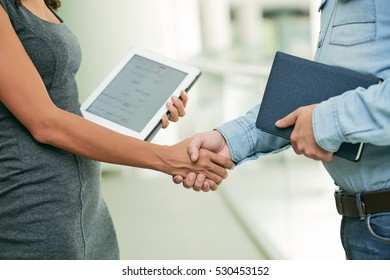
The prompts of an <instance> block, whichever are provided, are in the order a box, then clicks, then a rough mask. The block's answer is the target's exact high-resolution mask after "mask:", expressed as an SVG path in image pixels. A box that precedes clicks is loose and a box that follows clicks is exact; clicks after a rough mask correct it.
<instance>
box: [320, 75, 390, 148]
mask: <svg viewBox="0 0 390 280" xmlns="http://www.w3.org/2000/svg"><path fill="white" fill-rule="evenodd" d="M389 108H390V81H389V80H386V81H384V82H383V83H381V84H379V85H374V86H371V87H369V88H368V89H364V88H357V89H355V90H351V91H347V92H345V93H344V94H342V95H340V96H337V97H334V98H331V99H329V100H327V101H324V102H322V103H320V104H318V105H317V106H316V108H315V110H314V112H313V130H314V137H315V140H316V142H317V143H318V144H319V145H320V146H321V147H322V148H323V149H325V150H327V151H330V152H335V151H337V150H338V149H339V147H340V145H341V143H343V142H348V143H359V142H363V143H370V144H373V145H377V146H388V145H390V137H389V135H390V109H389Z"/></svg>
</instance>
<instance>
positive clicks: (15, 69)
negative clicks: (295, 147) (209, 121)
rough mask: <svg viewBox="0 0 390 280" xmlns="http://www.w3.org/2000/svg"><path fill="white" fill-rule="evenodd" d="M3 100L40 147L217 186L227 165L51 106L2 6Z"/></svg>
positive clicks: (0, 74) (0, 61)
mask: <svg viewBox="0 0 390 280" xmlns="http://www.w3.org/2000/svg"><path fill="white" fill-rule="evenodd" d="M0 38H1V41H0V101H1V102H2V103H3V104H4V105H5V106H6V107H7V108H8V109H9V110H10V111H11V112H12V114H13V115H14V116H15V117H16V118H17V119H18V120H19V121H20V122H21V123H22V124H23V125H24V126H25V127H26V128H27V129H28V130H29V132H30V133H31V135H32V136H33V137H34V138H35V139H36V140H37V141H39V142H41V143H44V144H49V145H53V146H56V147H59V148H62V149H65V150H67V151H70V152H72V153H75V154H78V155H81V156H84V157H87V158H90V159H94V160H98V161H103V162H109V163H116V164H122V165H128V166H135V167H142V168H148V169H154V170H158V171H161V172H164V173H167V174H170V175H182V176H184V177H185V176H186V175H187V174H188V172H190V171H191V170H193V171H196V172H197V173H204V174H205V175H206V176H207V177H208V178H210V179H211V180H213V181H215V182H216V183H217V184H219V183H220V182H221V180H222V178H223V177H224V176H225V174H226V170H225V169H224V168H222V167H219V166H217V165H218V164H220V165H223V166H226V167H230V166H232V164H230V163H229V161H228V160H226V159H224V158H222V157H219V156H216V155H213V154H212V153H210V152H207V151H204V153H203V156H204V158H203V159H202V160H200V161H199V162H197V163H192V162H191V160H190V159H189V157H188V155H187V153H186V144H185V143H186V142H185V141H184V142H182V143H179V144H177V145H174V146H160V145H155V144H151V143H148V142H145V141H141V140H138V139H135V138H132V137H127V136H124V135H122V134H119V133H116V132H113V131H111V130H109V129H106V128H104V127H101V126H99V125H96V124H94V123H92V122H90V121H88V120H86V119H84V118H82V117H80V116H77V115H75V114H72V113H69V112H67V111H64V110H62V109H60V108H58V107H57V106H55V104H54V103H53V102H52V101H51V99H50V97H49V95H48V93H47V91H46V88H45V86H44V84H43V81H42V79H41V77H40V76H39V73H38V72H37V70H36V68H35V67H34V65H33V63H32V62H31V60H30V58H29V57H28V55H27V53H26V51H25V50H24V48H23V45H22V44H21V42H20V40H19V38H18V37H17V35H16V33H15V31H14V29H13V27H12V25H11V22H10V20H9V18H8V15H7V14H6V13H5V11H4V9H3V8H2V7H1V6H0Z"/></svg>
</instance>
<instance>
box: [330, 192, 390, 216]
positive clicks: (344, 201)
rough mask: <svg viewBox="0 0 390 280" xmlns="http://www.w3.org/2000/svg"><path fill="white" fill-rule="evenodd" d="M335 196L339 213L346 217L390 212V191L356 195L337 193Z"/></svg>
mask: <svg viewBox="0 0 390 280" xmlns="http://www.w3.org/2000/svg"><path fill="white" fill-rule="evenodd" d="M334 196H335V199H336V207H337V212H338V213H339V214H340V215H342V216H345V217H351V218H358V217H361V216H362V215H367V214H374V213H380V212H390V191H376V192H362V193H359V194H355V195H347V194H344V193H342V192H339V191H336V192H335V194H334ZM359 196H360V199H359Z"/></svg>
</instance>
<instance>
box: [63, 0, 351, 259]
mask: <svg viewBox="0 0 390 280" xmlns="http://www.w3.org/2000/svg"><path fill="white" fill-rule="evenodd" d="M318 2H319V1H314V0H143V1H136V0H111V1H101V0H94V1H93V0H83V1H77V0H66V1H65V0H64V1H63V5H62V8H61V9H60V15H61V16H62V17H63V19H64V20H65V22H66V23H67V25H68V26H69V27H70V28H71V29H72V30H73V31H74V33H75V34H76V35H77V36H78V38H79V40H80V44H81V47H82V51H83V62H82V66H81V69H80V72H79V74H78V77H77V78H78V83H79V89H80V101H83V100H84V99H85V98H86V97H87V96H88V95H89V94H90V93H91V92H92V91H93V90H94V88H95V87H96V86H97V85H98V84H99V82H100V81H101V80H102V79H103V78H104V77H105V76H106V75H107V74H108V73H109V72H110V71H111V69H112V68H113V67H114V66H115V65H116V63H117V62H118V61H119V60H120V59H121V58H122V57H123V56H124V54H125V53H126V51H127V50H128V49H129V48H130V47H131V46H133V45H137V46H140V47H144V48H147V49H150V50H152V51H155V52H158V53H161V54H163V55H166V56H168V57H171V58H174V59H177V60H180V61H183V62H186V63H190V64H193V65H195V66H197V67H199V68H201V70H202V72H203V75H202V77H201V79H200V80H199V82H198V83H197V84H196V86H195V87H194V88H193V89H192V90H191V92H190V93H189V96H190V102H189V104H188V107H187V115H186V117H185V118H183V119H182V120H181V121H180V122H179V123H177V124H171V125H170V127H169V128H168V129H167V130H164V131H161V132H160V133H159V134H158V135H157V137H156V138H155V139H154V140H153V142H155V143H158V144H167V145H170V144H174V143H177V142H178V141H181V140H182V139H184V138H186V137H189V136H191V135H193V134H194V133H197V132H201V131H205V130H210V129H213V128H214V127H216V126H218V125H219V124H221V123H223V122H226V121H228V120H231V119H233V118H235V117H238V116H240V115H241V114H244V113H245V112H246V111H248V110H249V109H250V108H252V106H254V105H255V104H256V103H258V102H260V100H261V96H262V93H263V90H264V86H265V84H266V81H267V75H268V73H269V69H270V65H271V63H272V59H273V55H274V54H275V52H276V51H277V50H281V51H284V52H288V53H291V54H295V55H299V56H302V57H306V58H312V56H313V52H314V46H315V42H316V36H317V34H318V17H319V15H318V13H317V9H318V6H319V3H318ZM108 144H114V143H108ZM103 181H104V195H105V197H106V200H107V204H108V206H109V208H110V211H111V213H112V216H113V220H114V223H115V226H116V228H117V234H118V239H119V242H120V247H121V257H122V259H343V258H344V255H343V252H342V250H341V244H340V242H339V237H338V236H339V233H338V232H339V219H340V218H339V217H338V215H337V213H336V210H335V206H334V202H333V194H332V193H333V190H334V187H333V183H332V181H331V180H330V178H329V177H328V176H327V174H326V173H325V171H324V169H323V168H322V166H321V164H320V163H318V162H315V161H311V160H308V159H305V158H303V157H299V156H296V155H295V154H294V153H293V152H292V151H291V150H289V151H285V152H283V153H280V154H276V155H269V156H266V157H264V158H261V159H258V160H256V161H252V162H247V163H244V164H243V165H240V166H238V167H237V168H236V169H235V170H234V171H232V172H230V174H229V178H228V179H227V180H225V181H224V182H223V183H222V185H221V186H220V188H219V190H218V191H217V192H212V193H196V192H193V191H188V190H186V189H184V188H183V187H181V186H177V185H174V184H173V183H172V181H171V178H170V177H169V176H166V175H164V174H159V173H156V172H153V171H149V170H140V169H135V168H130V167H122V166H115V165H108V164H104V165H103Z"/></svg>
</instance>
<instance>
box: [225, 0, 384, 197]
mask: <svg viewBox="0 0 390 280" xmlns="http://www.w3.org/2000/svg"><path fill="white" fill-rule="evenodd" d="M319 10H320V11H321V29H320V30H321V31H320V34H319V39H318V45H317V51H316V54H315V60H317V61H319V62H322V63H326V64H330V65H337V66H341V67H345V68H350V69H353V70H357V71H360V72H365V73H371V74H373V75H376V76H377V77H380V78H381V79H383V83H381V84H378V85H373V86H371V87H369V88H368V89H363V88H356V89H352V90H350V91H347V92H345V93H344V94H342V95H340V96H338V97H334V98H331V99H329V100H327V101H324V102H322V103H320V104H318V106H317V107H316V108H315V110H314V112H313V129H314V136H315V139H316V142H317V143H318V144H319V145H320V146H321V147H322V148H323V149H325V150H327V151H331V152H334V151H337V150H338V148H339V146H340V145H341V143H342V142H351V143H358V142H364V143H365V147H364V149H363V154H362V157H361V159H360V161H359V162H351V161H348V160H345V159H341V158H339V157H336V156H335V157H334V159H333V161H332V162H330V163H324V166H325V168H326V169H327V171H328V173H329V174H330V176H331V177H332V178H333V180H334V182H335V184H336V185H338V186H339V187H340V188H341V189H342V190H343V191H345V192H351V193H353V192H358V191H373V190H379V189H384V188H389V187H390V182H389V180H390V13H389V10H390V1H389V0H322V2H321V6H320V9H319ZM259 106H260V105H257V106H256V107H254V108H253V109H252V110H250V111H249V112H248V113H247V114H246V115H245V116H242V117H240V118H237V119H235V120H233V121H230V122H228V123H225V124H223V125H222V126H220V127H219V128H218V130H219V131H220V132H221V133H222V135H223V136H224V137H225V139H226V141H227V143H228V145H229V147H230V150H231V152H232V159H233V161H235V162H237V163H238V164H240V163H242V162H244V161H246V160H249V159H255V158H258V157H259V156H262V155H265V154H268V153H275V152H279V151H281V150H283V149H285V148H286V147H288V146H289V143H288V142H287V141H286V140H284V139H280V138H278V137H275V136H272V135H269V134H267V133H265V132H262V131H260V130H258V129H257V128H256V127H255V121H256V117H257V113H258V110H259ZM244 135H245V137H244Z"/></svg>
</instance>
